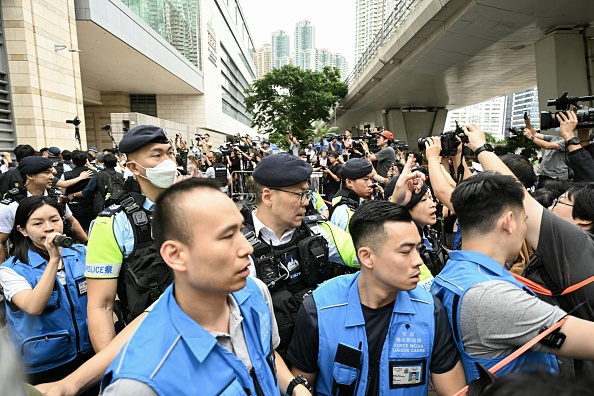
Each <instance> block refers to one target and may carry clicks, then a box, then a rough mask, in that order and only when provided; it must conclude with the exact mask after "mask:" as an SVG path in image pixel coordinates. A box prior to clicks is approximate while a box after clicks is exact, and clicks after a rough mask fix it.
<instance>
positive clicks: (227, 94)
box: [221, 45, 251, 126]
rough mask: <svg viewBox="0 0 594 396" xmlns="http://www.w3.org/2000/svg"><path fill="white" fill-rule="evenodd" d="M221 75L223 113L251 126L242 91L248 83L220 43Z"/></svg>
mask: <svg viewBox="0 0 594 396" xmlns="http://www.w3.org/2000/svg"><path fill="white" fill-rule="evenodd" d="M221 77H222V78H223V79H222V81H223V83H222V89H223V93H222V97H221V101H222V110H223V113H225V114H227V115H228V116H230V117H233V118H234V119H236V120H237V121H239V122H241V123H243V124H245V125H247V126H251V117H250V114H249V113H248V112H247V110H246V108H245V104H244V99H245V94H244V92H245V89H246V88H247V87H248V86H249V84H248V82H247V80H246V78H245V77H244V76H243V74H241V71H240V70H239V68H238V67H237V64H236V63H235V62H234V61H233V60H232V59H231V57H230V56H229V53H228V52H227V50H226V49H225V47H223V45H221Z"/></svg>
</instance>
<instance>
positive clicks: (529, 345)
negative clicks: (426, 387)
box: [453, 316, 569, 396]
mask: <svg viewBox="0 0 594 396" xmlns="http://www.w3.org/2000/svg"><path fill="white" fill-rule="evenodd" d="M567 319H569V316H565V317H564V318H563V319H561V320H560V321H558V322H557V323H555V324H554V325H553V326H551V327H549V328H548V329H547V330H545V331H543V332H542V333H540V334H539V335H537V336H536V337H534V338H533V339H531V340H530V341H528V342H527V343H526V344H524V345H522V346H521V347H520V348H518V349H516V350H515V351H514V352H513V353H512V354H510V355H508V356H507V357H506V358H505V359H503V360H502V361H500V362H499V363H497V364H496V365H495V366H493V367H491V368H490V369H489V372H490V373H491V374H495V373H496V372H498V371H499V370H501V369H502V368H503V367H505V366H506V365H507V364H509V363H510V362H511V361H512V360H514V359H516V358H517V357H518V356H520V355H521V354H523V353H524V352H526V351H527V350H528V349H530V348H532V347H533V346H534V345H536V343H537V342H539V341H540V340H542V339H543V338H545V337H546V336H548V335H549V334H551V333H552V332H553V331H555V330H557V329H558V328H559V327H561V326H563V325H564V324H565V322H567ZM466 392H468V385H467V386H465V387H464V388H462V389H460V390H459V391H458V392H456V393H455V394H454V395H453V396H461V395H464V394H466Z"/></svg>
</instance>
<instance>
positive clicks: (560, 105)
mask: <svg viewBox="0 0 594 396" xmlns="http://www.w3.org/2000/svg"><path fill="white" fill-rule="evenodd" d="M590 100H594V96H567V92H564V93H563V95H561V96H559V97H558V98H556V99H549V100H548V101H547V106H555V109H556V110H557V111H556V112H555V113H553V112H551V111H541V112H540V129H543V130H547V129H550V128H558V127H559V126H560V125H559V120H557V114H558V113H559V112H563V111H567V110H571V106H576V107H577V104H578V102H586V101H590ZM575 115H576V116H577V119H578V124H577V126H576V129H586V128H592V127H594V107H586V108H582V109H577V110H576V111H575Z"/></svg>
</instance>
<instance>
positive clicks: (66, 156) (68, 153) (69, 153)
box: [62, 150, 72, 161]
mask: <svg viewBox="0 0 594 396" xmlns="http://www.w3.org/2000/svg"><path fill="white" fill-rule="evenodd" d="M62 159H63V160H64V161H70V160H72V151H70V150H62Z"/></svg>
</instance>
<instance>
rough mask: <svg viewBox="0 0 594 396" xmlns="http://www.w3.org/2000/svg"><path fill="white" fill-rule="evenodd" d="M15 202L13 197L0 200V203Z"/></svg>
mask: <svg viewBox="0 0 594 396" xmlns="http://www.w3.org/2000/svg"><path fill="white" fill-rule="evenodd" d="M13 202H14V199H12V198H4V199H3V200H2V201H0V203H2V204H3V205H10V204H11V203H13Z"/></svg>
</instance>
